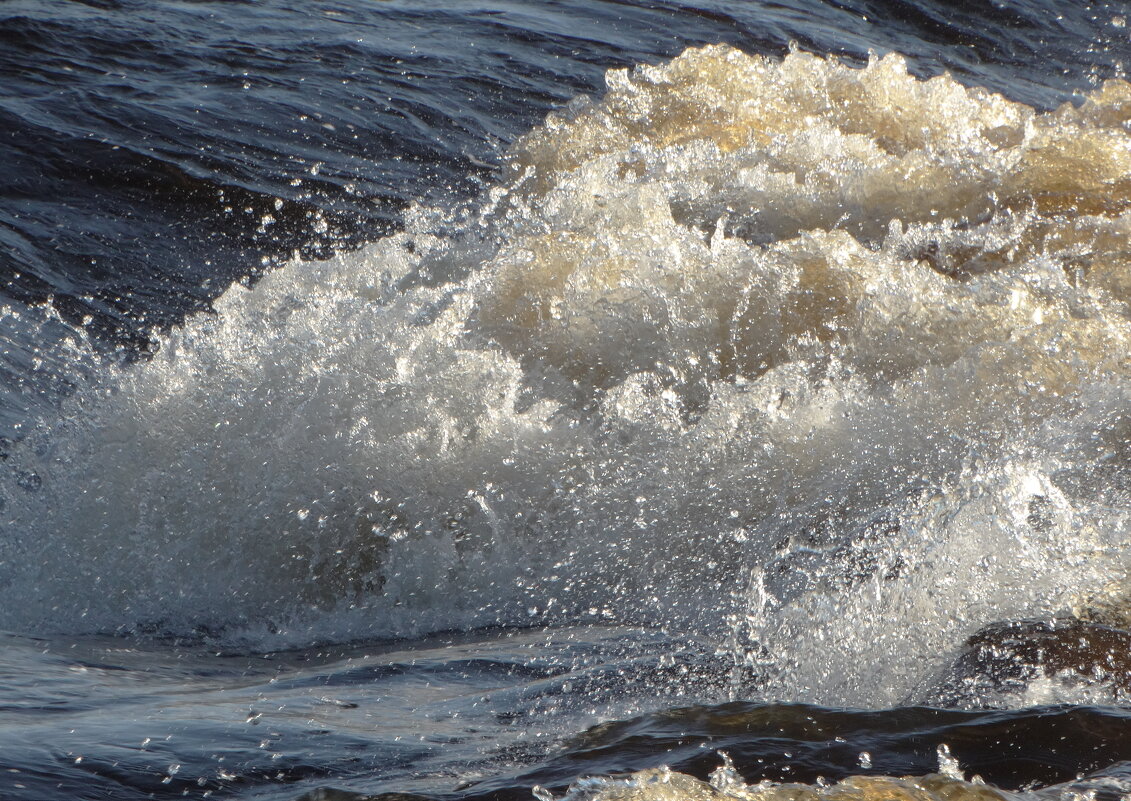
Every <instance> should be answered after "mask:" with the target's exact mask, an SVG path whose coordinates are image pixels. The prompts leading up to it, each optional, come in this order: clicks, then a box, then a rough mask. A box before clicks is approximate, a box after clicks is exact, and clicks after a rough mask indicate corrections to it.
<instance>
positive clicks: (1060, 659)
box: [920, 618, 1131, 706]
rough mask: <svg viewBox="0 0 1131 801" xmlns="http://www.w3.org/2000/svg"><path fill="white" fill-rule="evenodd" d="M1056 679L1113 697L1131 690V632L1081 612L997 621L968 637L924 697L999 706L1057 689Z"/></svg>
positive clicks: (947, 703) (935, 702) (941, 702)
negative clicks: (1071, 615) (1077, 615)
mask: <svg viewBox="0 0 1131 801" xmlns="http://www.w3.org/2000/svg"><path fill="white" fill-rule="evenodd" d="M1038 685H1040V689H1037V690H1035V688H1036V687H1037V686H1038ZM1050 685H1052V686H1050ZM1055 685H1062V686H1068V687H1072V688H1074V689H1076V690H1077V691H1078V690H1079V689H1081V688H1084V689H1093V690H1095V691H1096V692H1098V693H1100V694H1102V695H1103V696H1105V697H1106V696H1114V699H1113V700H1118V699H1120V698H1127V697H1129V696H1131V632H1128V631H1124V630H1123V629H1118V628H1114V627H1112V626H1107V625H1103V624H1101V623H1096V622H1092V621H1088V620H1081V619H1077V618H1069V619H1060V620H1051V621H1040V620H1020V621H1012V622H1006V623H994V624H992V625H989V626H986V627H985V628H983V629H981V630H980V631H978V632H977V633H975V634H973V635H972V636H971V637H970V638H969V639H968V640H967V641H966V645H965V647H964V649H963V651H962V652H961V653H960V654H959V656H958V658H957V659H955V661H954V663H953V664H952V665H951V666H950V668H949V669H948V670H947V671H946V673H945V674H944V676H943V678H942V680H941V682H939V683H938V684H937V685H936V689H935V690H934V691H933V692H930V693H928V694H927V695H926V697H925V698H923V699H920V700H921V701H923V702H925V703H929V704H933V705H940V706H997V705H999V704H1000V703H1001V701H1002V700H1003V696H1018V695H1021V696H1026V697H1027V696H1032V695H1034V693H1035V692H1045V693H1048V692H1050V691H1052V692H1055ZM1031 700H1033V701H1035V702H1038V703H1040V702H1049V701H1055V700H1056V699H1055V697H1054V698H1035V697H1034V698H1032V699H1031Z"/></svg>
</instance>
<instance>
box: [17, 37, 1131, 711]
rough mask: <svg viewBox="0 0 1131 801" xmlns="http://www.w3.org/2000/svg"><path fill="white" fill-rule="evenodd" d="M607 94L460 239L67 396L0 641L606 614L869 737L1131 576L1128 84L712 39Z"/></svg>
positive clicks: (189, 341)
mask: <svg viewBox="0 0 1131 801" xmlns="http://www.w3.org/2000/svg"><path fill="white" fill-rule="evenodd" d="M608 84H609V90H608V93H607V95H606V96H605V98H604V99H603V100H601V101H600V102H589V101H578V102H576V103H575V104H574V105H573V106H572V107H571V108H569V109H568V110H566V111H565V112H563V113H562V114H559V115H556V116H552V117H551V118H549V119H548V120H547V121H546V123H545V124H544V125H543V126H542V127H540V128H538V129H536V130H534V131H532V132H531V133H530V134H529V135H527V136H526V137H524V138H523V139H522V140H520V141H519V142H518V143H517V144H516V146H515V147H514V148H513V149H512V152H511V155H510V161H509V164H510V167H509V172H508V175H507V176H506V177H505V178H504V179H503V180H502V182H501V183H500V184H499V185H498V186H497V187H496V188H495V189H494V190H492V191H491V192H490V193H489V194H488V195H487V196H486V197H484V198H483V199H482V201H481V202H480V204H479V205H478V206H477V207H476V208H475V209H474V211H473V212H472V213H470V214H467V215H464V216H462V217H455V218H453V217H450V216H449V217H444V216H443V215H441V214H439V213H438V212H434V211H429V210H425V209H418V210H417V211H416V213H415V216H414V219H413V221H412V222H411V223H410V225H409V226H408V228H407V230H406V231H405V232H404V233H401V234H397V235H395V236H392V237H389V238H387V239H384V240H381V241H380V242H378V243H376V244H374V245H372V246H370V247H369V248H367V249H365V250H363V251H360V252H358V253H355V254H351V255H347V256H340V257H337V258H335V259H332V260H330V261H326V262H307V263H301V262H297V263H293V264H290V265H288V266H287V267H286V268H284V269H280V270H278V271H276V272H273V273H271V274H269V275H267V276H266V277H265V278H263V279H262V280H261V281H259V282H258V283H257V284H256V285H255V286H254V287H253V288H250V289H249V288H245V287H242V286H236V287H233V288H232V289H230V290H229V291H228V292H227V293H226V294H225V295H224V296H223V297H222V298H221V300H220V301H219V302H218V303H217V309H216V314H215V315H211V316H206V317H199V318H196V319H193V320H191V321H190V322H189V323H187V324H186V325H185V326H184V327H183V328H181V329H179V330H177V331H174V332H173V333H171V334H170V335H168V337H166V339H165V341H164V342H163V347H162V349H161V351H160V353H159V354H158V355H157V356H156V357H155V358H154V359H153V360H152V361H151V362H149V363H146V364H144V365H139V366H135V367H133V368H130V369H125V370H121V371H118V372H115V373H114V374H113V375H110V376H107V377H106V378H105V379H104V380H102V381H100V382H99V383H98V384H97V385H91V386H87V387H84V388H82V389H80V390H79V391H78V392H76V394H75V395H74V396H73V397H72V398H71V399H70V400H69V401H68V402H67V403H66V405H65V408H64V414H63V415H62V417H61V419H60V420H59V421H58V422H56V423H54V424H52V425H49V426H45V427H44V428H43V429H42V430H41V431H39V432H37V433H35V434H33V435H31V436H29V437H28V438H27V439H26V440H24V441H23V442H22V443H21V444H20V445H19V446H18V447H17V448H16V449H15V450H14V452H13V453H12V455H11V456H10V458H9V459H8V460H7V462H6V469H7V475H6V476H5V478H4V479H3V483H2V484H0V497H3V499H4V503H5V505H4V507H3V511H2V512H0V514H2V515H3V519H4V525H5V529H6V530H8V531H11V532H13V535H12V536H11V537H8V538H5V539H4V540H3V541H2V542H0V628H8V629H13V630H51V631H67V632H90V631H138V630H156V631H161V632H177V633H185V632H191V631H194V630H197V631H199V630H202V629H203V630H207V631H208V632H210V633H213V634H216V633H219V635H220V636H222V637H224V638H229V639H232V638H234V639H249V640H250V641H252V642H253V643H257V644H260V645H262V644H270V643H279V642H306V641H311V640H320V639H323V640H324V639H330V640H339V639H348V638H353V637H359V636H374V635H407V634H418V633H422V632H427V631H435V630H442V629H449V628H458V627H466V626H479V625H491V624H496V623H514V622H555V621H563V620H587V619H589V620H591V619H598V620H601V619H613V620H620V621H631V622H635V623H642V624H647V625H658V626H665V627H676V628H694V629H698V630H702V631H705V632H708V633H710V634H711V635H712V636H714V637H716V639H717V641H718V642H719V643H720V647H721V648H724V649H726V650H729V651H730V652H731V653H732V654H733V656H734V659H735V664H736V671H737V674H736V675H739V676H740V677H741V679H742V681H748V680H749V681H755V682H760V683H761V684H760V686H762V687H763V689H764V692H765V693H766V694H767V695H770V696H773V697H783V698H795V699H805V700H810V701H818V702H822V703H853V702H855V703H866V704H868V705H876V704H883V703H885V702H894V701H897V700H899V699H900V698H902V697H904V695H905V694H906V693H907V692H909V691H910V690H911V689H912V688H913V687H914V686H915V683H916V682H917V681H918V680H919V679H921V678H922V676H923V675H924V674H925V672H927V671H928V670H929V669H930V668H931V667H932V666H933V664H934V661H933V660H934V659H936V658H937V656H938V654H939V653H940V651H941V650H945V649H946V648H948V647H953V646H954V645H955V644H956V643H957V642H958V641H959V640H960V639H961V637H962V636H963V635H964V634H966V633H968V632H969V631H971V630H972V629H973V628H975V627H977V626H978V625H980V624H982V623H985V622H989V621H993V620H1000V619H1008V618H1014V617H1019V616H1041V615H1050V614H1054V613H1056V612H1057V611H1060V610H1063V609H1067V608H1069V607H1071V606H1072V605H1073V604H1077V603H1079V602H1080V599H1081V598H1084V597H1087V596H1091V595H1095V594H1097V593H1100V592H1107V591H1108V590H1107V589H1105V588H1108V587H1110V586H1111V585H1112V583H1113V582H1115V583H1118V582H1119V581H1120V580H1122V579H1124V578H1125V577H1126V567H1127V565H1126V556H1125V554H1124V553H1123V547H1122V546H1123V543H1124V541H1125V540H1126V536H1127V527H1128V522H1129V521H1128V515H1127V513H1126V509H1127V500H1128V497H1127V493H1128V490H1129V489H1131V474H1129V473H1128V459H1129V456H1131V454H1128V453H1127V452H1126V447H1127V446H1126V442H1127V440H1128V433H1129V432H1128V426H1129V425H1131V406H1129V400H1131V399H1129V398H1128V393H1127V388H1126V387H1127V385H1128V384H1127V372H1128V366H1129V365H1128V359H1127V355H1126V354H1127V352H1128V348H1127V346H1128V335H1129V332H1131V328H1129V324H1128V307H1127V303H1128V302H1129V301H1131V87H1129V86H1128V84H1126V83H1123V82H1119V81H1113V82H1109V83H1107V84H1105V85H1104V86H1103V87H1101V88H1100V89H1098V90H1096V91H1095V92H1093V93H1092V94H1091V95H1089V96H1088V97H1087V98H1086V99H1085V101H1084V103H1083V104H1082V105H1081V106H1079V107H1073V106H1070V105H1069V106H1065V107H1063V108H1061V109H1058V110H1056V111H1053V112H1049V113H1039V112H1037V111H1035V110H1033V109H1031V108H1029V107H1027V106H1024V105H1021V104H1018V103H1014V102H1010V101H1007V100H1005V99H1003V98H1002V97H1000V96H997V95H993V94H990V93H988V92H986V91H983V90H978V89H969V88H965V87H963V86H961V85H959V84H958V83H956V82H955V81H953V80H952V79H950V78H949V77H947V76H941V77H937V78H934V79H931V80H929V81H921V80H918V79H916V78H914V77H912V76H910V75H909V74H908V72H907V70H906V67H905V64H904V62H903V60H902V59H901V58H900V57H898V56H894V55H893V56H887V57H884V58H882V59H880V58H876V59H873V60H872V61H871V62H870V63H869V64H868V65H867V66H866V68H864V69H854V68H850V67H848V66H845V65H842V64H839V63H838V62H836V61H835V60H824V59H821V58H818V57H815V56H811V55H806V54H802V53H791V54H790V55H789V56H787V57H786V58H785V59H784V61H774V60H769V59H764V58H759V57H751V56H747V55H744V54H742V53H739V52H738V51H735V50H732V49H729V48H725V47H713V48H706V49H702V50H691V51H688V52H687V53H685V54H684V55H683V56H681V57H679V58H677V59H676V60H675V61H674V62H672V63H670V64H667V65H663V66H657V67H643V68H638V69H637V70H634V71H632V72H626V71H619V70H618V71H613V72H611V73H610V74H609V76H608ZM15 599H20V600H19V602H18V603H17V602H15Z"/></svg>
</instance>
